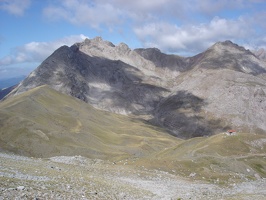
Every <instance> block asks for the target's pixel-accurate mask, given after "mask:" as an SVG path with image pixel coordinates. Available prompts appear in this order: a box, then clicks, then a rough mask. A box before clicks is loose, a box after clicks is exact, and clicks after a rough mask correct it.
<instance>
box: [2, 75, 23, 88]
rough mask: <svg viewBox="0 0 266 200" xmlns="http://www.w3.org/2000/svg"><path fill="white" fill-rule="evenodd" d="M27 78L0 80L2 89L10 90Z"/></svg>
mask: <svg viewBox="0 0 266 200" xmlns="http://www.w3.org/2000/svg"><path fill="white" fill-rule="evenodd" d="M25 78H26V76H18V77H13V78H8V79H0V89H4V88H8V87H11V86H14V85H17V84H18V83H19V82H20V81H22V80H23V79H25Z"/></svg>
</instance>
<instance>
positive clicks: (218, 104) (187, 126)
mask: <svg viewBox="0 0 266 200" xmlns="http://www.w3.org/2000/svg"><path fill="white" fill-rule="evenodd" d="M265 74H266V64H265V62H263V61H261V60H260V59H258V58H257V57H256V56H255V55H254V54H253V53H251V52H250V51H248V50H245V49H244V48H243V47H240V46H238V45H236V44H234V43H232V42H230V41H225V42H218V43H216V44H214V45H213V46H211V47H210V48H209V49H207V50H206V51H205V52H203V53H201V54H198V55H196V56H193V57H187V58H184V57H180V56H177V55H167V54H164V53H162V52H160V50H158V49H155V48H151V49H135V50H132V49H130V48H129V47H128V46H127V45H126V44H124V43H121V44H119V45H117V46H115V45H114V44H112V43H111V42H108V41H103V40H102V39H101V38H99V37H97V38H94V39H92V40H89V39H86V40H85V41H84V42H81V43H77V44H74V45H73V46H71V47H67V46H63V47H60V48H59V49H58V50H56V51H55V52H54V53H53V54H52V55H51V56H49V57H48V58H47V59H46V60H45V61H44V62H43V63H42V64H41V65H40V66H39V67H38V68H37V69H36V70H35V71H33V72H32V73H31V74H30V75H29V76H28V77H27V78H26V79H25V80H24V81H23V82H22V83H21V84H20V85H19V86H18V87H17V88H16V89H15V90H13V91H12V92H11V94H10V95H9V96H13V95H16V94H19V93H22V92H25V91H27V90H29V89H31V88H34V87H37V86H40V85H44V84H47V85H49V86H50V87H52V88H54V89H56V90H58V91H60V92H63V93H66V94H69V95H72V96H74V97H77V98H79V99H81V100H83V101H85V102H87V103H89V104H91V105H93V106H94V107H96V108H99V109H103V110H108V111H111V112H115V113H120V114H135V115H138V116H149V120H150V122H151V123H153V124H156V125H158V126H162V127H165V128H167V129H168V130H169V132H170V133H171V134H174V135H178V136H179V137H184V138H189V137H194V136H202V135H211V134H215V133H218V132H221V131H223V130H226V129H228V128H233V129H237V130H239V131H246V132H263V133H265V132H266V123H265V119H266V75H265Z"/></svg>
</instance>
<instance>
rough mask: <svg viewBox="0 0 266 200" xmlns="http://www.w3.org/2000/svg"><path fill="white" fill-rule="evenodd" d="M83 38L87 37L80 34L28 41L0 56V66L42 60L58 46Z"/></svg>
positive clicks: (79, 40)
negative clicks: (49, 39)
mask: <svg viewBox="0 0 266 200" xmlns="http://www.w3.org/2000/svg"><path fill="white" fill-rule="evenodd" d="M85 38H88V37H86V36H85V35H83V34H80V35H71V36H68V37H64V38H61V39H58V40H55V41H50V42H30V43H27V44H25V45H23V46H18V47H16V48H15V49H14V50H13V51H12V52H11V53H10V54H9V55H7V56H5V57H3V58H1V59H0V66H6V65H11V64H16V63H25V62H42V61H43V60H44V59H45V58H47V57H48V56H49V55H50V54H52V53H53V51H55V50H56V49H57V48H59V47H60V46H63V45H67V46H71V45H73V44H74V43H76V42H81V41H83V40H84V39H85Z"/></svg>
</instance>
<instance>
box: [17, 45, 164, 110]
mask: <svg viewBox="0 0 266 200" xmlns="http://www.w3.org/2000/svg"><path fill="white" fill-rule="evenodd" d="M33 74H34V75H33V76H29V77H28V78H26V79H25V80H24V81H23V84H22V87H21V91H19V92H23V91H25V90H28V89H31V88H34V87H37V86H40V85H45V84H46V85H49V86H51V87H52V88H54V89H56V90H58V91H60V92H63V93H66V94H68V95H71V96H74V97H76V98H78V99H80V100H82V101H85V102H87V103H90V104H93V105H94V106H96V107H98V108H101V109H105V110H111V111H112V112H116V113H121V112H122V113H124V111H125V112H128V113H130V112H131V113H135V114H140V113H146V112H147V111H151V110H152V109H153V108H154V106H155V105H156V104H157V103H158V102H159V100H160V99H161V97H162V93H163V92H168V90H167V89H165V88H162V87H158V86H154V85H151V84H147V83H145V82H144V81H143V78H144V77H145V75H144V74H143V73H142V72H141V71H140V70H139V69H137V68H136V67H133V66H131V65H129V64H126V63H124V62H122V61H120V60H110V59H106V58H102V57H96V56H89V55H87V54H85V53H83V52H81V51H79V48H78V46H75V45H73V46H72V47H67V46H63V47H60V48H59V49H58V50H56V51H55V52H54V53H53V54H52V55H51V56H49V57H48V58H47V59H46V60H45V61H44V62H43V63H42V64H41V65H40V66H39V67H38V68H37V69H36V70H35V71H34V73H33ZM18 90H20V89H18Z"/></svg>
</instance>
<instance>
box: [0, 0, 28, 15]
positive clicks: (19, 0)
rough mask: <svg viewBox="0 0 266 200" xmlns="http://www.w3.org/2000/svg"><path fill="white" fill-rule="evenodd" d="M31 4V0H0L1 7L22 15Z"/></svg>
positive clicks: (11, 12)
mask: <svg viewBox="0 0 266 200" xmlns="http://www.w3.org/2000/svg"><path fill="white" fill-rule="evenodd" d="M30 4H31V1H30V0H0V9H1V10H5V11H7V12H9V13H10V14H13V15H17V16H22V15H24V12H25V10H26V9H27V8H29V7H30Z"/></svg>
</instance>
